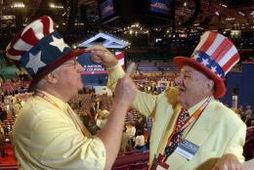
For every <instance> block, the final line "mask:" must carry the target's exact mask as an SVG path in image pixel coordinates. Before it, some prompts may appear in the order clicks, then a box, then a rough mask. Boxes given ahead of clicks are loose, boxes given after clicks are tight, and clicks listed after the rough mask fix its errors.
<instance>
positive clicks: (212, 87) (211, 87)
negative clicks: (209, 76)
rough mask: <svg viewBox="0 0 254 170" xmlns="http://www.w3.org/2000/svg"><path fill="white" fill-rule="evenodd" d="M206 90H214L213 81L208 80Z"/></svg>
mask: <svg viewBox="0 0 254 170" xmlns="http://www.w3.org/2000/svg"><path fill="white" fill-rule="evenodd" d="M206 87H207V90H209V91H213V90H214V88H215V87H214V81H213V80H208V81H207V84H206Z"/></svg>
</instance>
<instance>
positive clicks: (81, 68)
mask: <svg viewBox="0 0 254 170" xmlns="http://www.w3.org/2000/svg"><path fill="white" fill-rule="evenodd" d="M77 71H78V72H82V71H83V67H82V66H81V64H79V63H77Z"/></svg>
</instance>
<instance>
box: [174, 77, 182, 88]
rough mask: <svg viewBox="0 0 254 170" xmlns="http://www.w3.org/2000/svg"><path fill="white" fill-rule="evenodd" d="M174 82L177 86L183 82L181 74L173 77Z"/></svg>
mask: <svg viewBox="0 0 254 170" xmlns="http://www.w3.org/2000/svg"><path fill="white" fill-rule="evenodd" d="M175 84H176V85H177V86H181V85H182V84H183V78H182V76H178V77H177V78H176V79H175Z"/></svg>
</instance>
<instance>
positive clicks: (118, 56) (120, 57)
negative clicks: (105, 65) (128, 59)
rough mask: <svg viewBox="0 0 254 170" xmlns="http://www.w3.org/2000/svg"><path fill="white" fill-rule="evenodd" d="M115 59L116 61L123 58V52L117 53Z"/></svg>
mask: <svg viewBox="0 0 254 170" xmlns="http://www.w3.org/2000/svg"><path fill="white" fill-rule="evenodd" d="M116 58H117V59H118V60H120V59H122V58H124V52H117V53H116Z"/></svg>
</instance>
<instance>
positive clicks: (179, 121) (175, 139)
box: [164, 109, 190, 157]
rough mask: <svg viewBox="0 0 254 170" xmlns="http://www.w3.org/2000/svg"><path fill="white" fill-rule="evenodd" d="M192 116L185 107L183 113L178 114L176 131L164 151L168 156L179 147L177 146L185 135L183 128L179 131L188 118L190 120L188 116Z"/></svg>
mask: <svg viewBox="0 0 254 170" xmlns="http://www.w3.org/2000/svg"><path fill="white" fill-rule="evenodd" d="M189 117H190V115H189V113H188V110H185V109H183V110H182V111H181V113H180V114H179V116H178V119H177V122H176V132H177V133H175V134H174V135H173V136H172V138H171V142H170V143H169V145H168V146H166V148H165V150H164V152H165V155H166V156H167V157H168V156H170V155H171V154H172V153H173V152H174V151H175V149H176V148H177V146H178V145H179V143H180V142H181V138H182V135H183V130H182V131H179V129H180V128H181V127H183V125H184V124H185V122H186V120H188V118H189Z"/></svg>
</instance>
